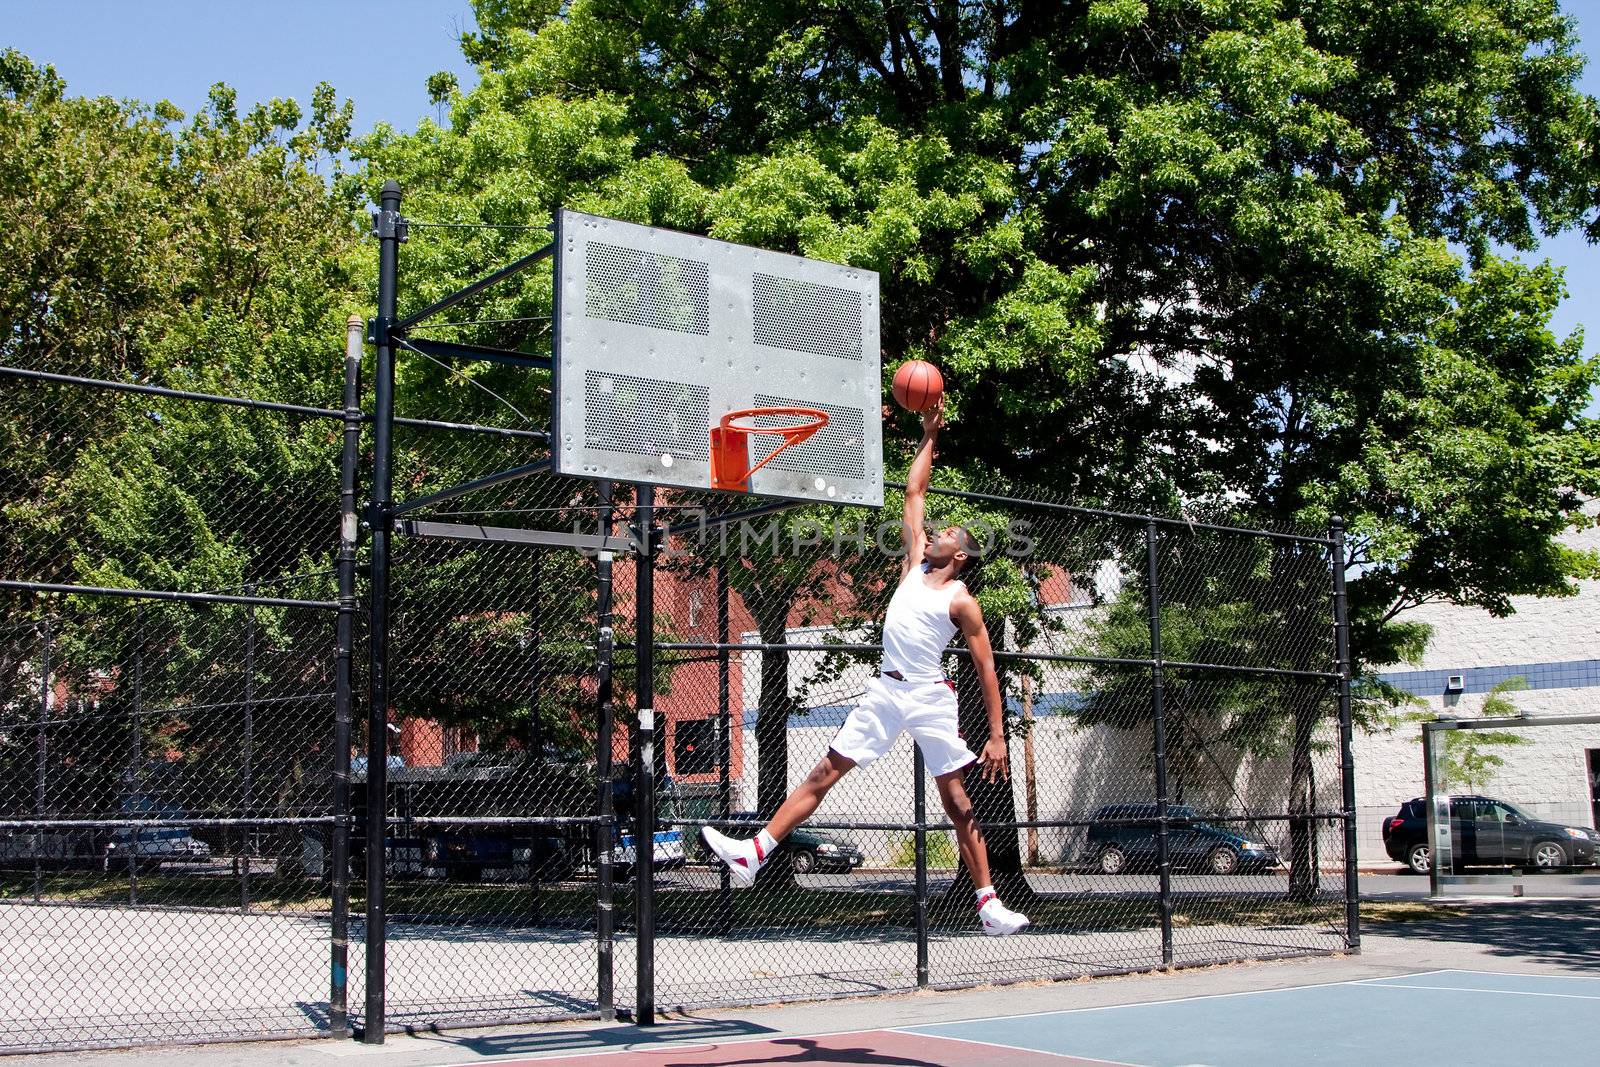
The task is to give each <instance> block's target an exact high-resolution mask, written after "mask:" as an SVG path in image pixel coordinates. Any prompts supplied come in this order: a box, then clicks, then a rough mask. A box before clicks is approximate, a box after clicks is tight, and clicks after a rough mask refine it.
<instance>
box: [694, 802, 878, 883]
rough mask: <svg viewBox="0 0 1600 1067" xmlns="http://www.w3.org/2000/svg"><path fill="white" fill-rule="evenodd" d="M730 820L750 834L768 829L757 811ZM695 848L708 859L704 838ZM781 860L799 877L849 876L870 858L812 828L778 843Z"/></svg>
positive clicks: (740, 833) (801, 829) (737, 814)
mask: <svg viewBox="0 0 1600 1067" xmlns="http://www.w3.org/2000/svg"><path fill="white" fill-rule="evenodd" d="M728 818H730V819H735V820H738V821H739V822H746V823H749V824H750V831H749V832H750V833H753V832H754V831H755V830H757V829H759V828H760V827H761V826H762V825H764V820H762V819H761V818H760V817H759V816H757V815H756V813H755V812H753V811H736V812H733V813H732V814H731V815H729V816H728ZM734 832H735V833H737V834H738V836H740V837H744V836H747V834H746V833H745V832H743V831H739V830H737V829H735V831H734ZM694 839H695V848H696V849H697V850H698V851H699V852H700V854H701V858H702V859H704V858H705V851H706V850H705V846H704V845H703V844H701V843H700V835H699V834H698V833H696V834H695V835H694ZM779 857H781V858H782V859H784V860H786V861H787V862H788V864H789V869H790V870H792V871H794V873H795V874H849V873H850V872H851V871H853V870H855V869H856V868H857V867H859V866H861V863H862V860H864V859H865V858H866V857H865V856H863V855H862V853H861V850H860V849H859V848H856V846H854V845H852V844H851V843H850V842H848V841H846V840H844V839H842V838H839V837H836V836H834V835H833V834H830V833H827V832H825V831H823V830H812V829H810V828H808V827H804V826H801V827H798V828H796V829H795V830H794V832H792V833H791V834H790V835H789V836H788V837H786V838H784V839H783V840H782V841H780V842H778V851H777V853H776V854H775V855H774V856H773V857H772V859H773V860H776V859H778V858H779Z"/></svg>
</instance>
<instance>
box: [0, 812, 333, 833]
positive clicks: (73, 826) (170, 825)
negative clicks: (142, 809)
mask: <svg viewBox="0 0 1600 1067" xmlns="http://www.w3.org/2000/svg"><path fill="white" fill-rule="evenodd" d="M340 821H341V820H340V818H339V817H338V816H337V815H306V816H298V817H296V816H285V815H280V816H262V817H261V818H259V819H257V818H250V817H247V816H246V817H239V818H229V819H207V818H200V817H190V816H187V815H184V816H179V817H174V818H171V819H0V831H5V830H125V829H126V830H133V829H145V828H147V827H148V828H150V829H156V830H170V829H175V828H177V827H185V826H187V827H197V828H200V829H205V828H207V827H228V826H332V825H335V824H336V823H338V822H340Z"/></svg>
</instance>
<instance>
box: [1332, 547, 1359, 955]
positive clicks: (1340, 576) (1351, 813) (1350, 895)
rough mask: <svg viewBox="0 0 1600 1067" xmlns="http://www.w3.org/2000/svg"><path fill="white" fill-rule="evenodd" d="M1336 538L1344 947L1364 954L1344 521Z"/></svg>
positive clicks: (1335, 620) (1335, 613) (1335, 567)
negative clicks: (1357, 837)
mask: <svg viewBox="0 0 1600 1067" xmlns="http://www.w3.org/2000/svg"><path fill="white" fill-rule="evenodd" d="M1329 526H1330V531H1329V532H1330V533H1332V534H1333V632H1334V655H1335V657H1336V659H1335V669H1336V670H1337V671H1338V672H1339V683H1338V684H1339V765H1340V770H1341V771H1342V772H1343V783H1342V790H1343V797H1342V804H1343V807H1344V908H1345V945H1346V948H1347V949H1348V950H1349V951H1350V952H1354V953H1359V952H1360V951H1361V881H1360V873H1359V871H1358V870H1357V868H1356V762H1355V755H1354V747H1353V744H1352V742H1353V739H1354V734H1355V730H1354V728H1353V724H1352V719H1351V713H1350V674H1351V669H1352V664H1351V662H1350V605H1349V601H1348V600H1347V598H1346V597H1345V591H1344V567H1345V547H1344V519H1342V518H1340V517H1339V516H1338V515H1335V516H1334V517H1333V520H1332V521H1331V522H1330V523H1329Z"/></svg>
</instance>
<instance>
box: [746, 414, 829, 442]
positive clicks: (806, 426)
mask: <svg viewBox="0 0 1600 1067" xmlns="http://www.w3.org/2000/svg"><path fill="white" fill-rule="evenodd" d="M774 415H792V416H793V417H795V418H797V419H805V420H806V421H805V422H802V423H799V424H797V425H794V426H741V425H739V420H741V419H760V418H771V417H772V416H774ZM826 425H828V413H827V412H826V411H823V410H822V409H821V408H802V407H778V408H740V409H739V410H738V411H730V412H728V413H727V414H726V415H724V416H722V428H723V429H724V430H736V431H738V432H739V433H781V434H783V435H784V436H785V437H788V436H789V435H790V434H796V433H803V434H805V435H806V436H807V437H810V436H811V435H812V434H814V433H816V432H817V431H818V430H820V429H822V428H823V427H824V426H826Z"/></svg>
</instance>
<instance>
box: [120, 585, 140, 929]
mask: <svg viewBox="0 0 1600 1067" xmlns="http://www.w3.org/2000/svg"><path fill="white" fill-rule="evenodd" d="M143 721H144V601H142V600H135V601H134V602H133V716H132V718H131V719H130V721H129V722H128V796H129V799H130V801H132V800H134V798H136V797H137V796H138V793H139V777H140V776H139V765H140V763H142V762H143V760H144V742H143V738H142V735H141V732H140V726H139V724H140V723H142V722H143ZM132 807H133V805H132V804H131V803H130V804H129V810H128V811H126V812H124V813H123V814H125V815H132V814H133V811H132ZM138 840H139V832H138V830H135V831H134V832H133V841H134V843H135V845H137V842H138ZM138 852H139V850H138V848H137V847H130V848H129V849H128V905H129V906H130V907H132V906H134V905H137V904H138V903H139V858H138Z"/></svg>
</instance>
